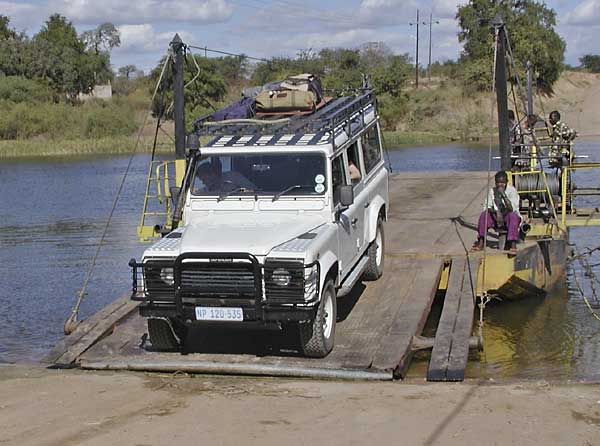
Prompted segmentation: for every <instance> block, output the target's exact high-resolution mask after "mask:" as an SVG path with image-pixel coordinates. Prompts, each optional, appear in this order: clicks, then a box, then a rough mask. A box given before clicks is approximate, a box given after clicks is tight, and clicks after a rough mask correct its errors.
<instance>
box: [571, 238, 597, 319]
mask: <svg viewBox="0 0 600 446" xmlns="http://www.w3.org/2000/svg"><path fill="white" fill-rule="evenodd" d="M598 249H600V247H597V248H594V249H592V250H590V249H589V248H588V252H587V253H584V254H578V255H577V256H575V257H574V258H573V259H577V260H578V261H579V264H580V265H581V267H582V268H583V269H584V270H586V275H588V277H590V286H591V288H592V295H593V296H594V299H595V300H596V302H599V303H600V300H599V299H598V296H597V293H596V286H595V283H594V282H597V283H599V284H600V281H598V278H597V277H596V275H595V273H594V272H593V270H592V267H591V265H590V264H589V263H588V262H587V261H586V260H584V259H585V258H586V257H588V256H589V255H591V253H592V252H594V251H596V250H598ZM573 259H572V260H573ZM573 279H574V281H575V287H576V288H577V291H579V294H580V295H581V297H582V298H583V301H584V302H585V305H586V306H587V308H588V310H589V311H590V313H591V315H592V316H593V317H594V319H596V320H598V321H600V314H598V313H597V312H596V311H595V310H594V308H593V307H592V304H591V303H590V300H589V299H588V297H587V296H586V294H585V291H584V290H583V287H582V286H581V283H580V282H579V280H578V278H577V271H575V268H573Z"/></svg>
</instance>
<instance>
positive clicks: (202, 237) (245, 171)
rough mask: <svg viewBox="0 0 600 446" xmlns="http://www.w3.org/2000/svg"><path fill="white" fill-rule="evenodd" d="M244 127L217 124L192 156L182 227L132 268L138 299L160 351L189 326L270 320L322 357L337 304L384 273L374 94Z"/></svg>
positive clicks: (384, 196) (384, 193) (384, 200)
mask: <svg viewBox="0 0 600 446" xmlns="http://www.w3.org/2000/svg"><path fill="white" fill-rule="evenodd" d="M242 121H243V122H232V123H227V125H225V124H224V125H223V126H222V128H221V129H217V130H216V129H214V125H212V127H211V128H210V130H211V132H213V134H216V136H215V138H214V139H213V140H212V141H211V142H209V143H208V144H207V145H205V146H203V147H201V148H200V149H199V150H193V151H191V152H190V155H189V157H188V162H189V167H188V174H187V177H186V179H185V180H184V185H186V186H184V189H183V191H184V193H185V201H184V207H183V214H182V222H183V224H182V225H181V226H180V227H179V228H177V229H175V230H173V231H172V232H170V233H169V234H167V235H166V236H165V237H164V238H163V239H161V240H160V241H159V242H157V243H155V244H154V245H153V246H152V247H150V248H149V249H147V250H146V251H145V252H144V256H143V259H142V261H141V263H135V262H134V263H133V264H132V266H133V267H134V294H133V299H136V300H141V301H142V303H141V304H140V314H141V315H142V316H144V317H146V318H148V332H149V335H150V341H151V342H152V345H153V347H154V348H156V349H159V350H176V349H178V348H180V347H181V344H182V342H183V341H184V339H185V337H186V335H187V332H188V328H189V327H190V326H191V325H192V324H203V325H204V326H205V327H206V329H209V328H210V327H211V326H212V327H214V326H220V327H223V326H225V327H240V326H241V327H244V326H246V327H249V326H257V325H258V326H269V325H271V326H275V327H278V328H280V329H290V330H297V332H298V334H299V338H300V345H301V350H302V353H303V354H304V355H306V356H310V357H324V356H326V355H327V354H328V353H329V352H330V351H331V350H332V348H333V346H334V338H335V325H336V298H337V297H340V296H341V295H343V294H346V293H347V292H348V291H349V290H350V289H351V288H352V287H353V285H354V284H355V283H356V282H357V281H358V280H361V279H362V280H376V279H378V278H379V277H380V276H381V275H382V273H383V266H384V246H385V245H384V222H385V221H386V215H387V211H388V171H387V169H386V167H385V164H384V159H383V156H382V147H381V138H380V129H379V124H378V115H377V110H376V101H375V98H374V96H373V93H372V92H371V91H368V90H366V91H362V92H361V93H360V94H357V95H355V96H345V97H340V98H337V99H332V100H331V101H330V102H329V103H327V104H326V105H325V106H323V107H322V108H321V109H319V110H316V111H315V112H313V113H312V114H309V115H300V116H294V117H293V118H291V119H287V120H286V119H277V120H271V122H270V121H269V120H268V119H265V122H264V124H262V123H261V122H260V121H258V120H242ZM246 121H251V122H246ZM196 124H198V123H196ZM199 127H200V125H197V127H196V128H199ZM135 269H137V273H136V271H135ZM136 274H137V275H138V276H140V277H141V280H140V283H139V284H138V283H136V281H135V277H136Z"/></svg>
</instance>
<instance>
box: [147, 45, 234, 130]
mask: <svg viewBox="0 0 600 446" xmlns="http://www.w3.org/2000/svg"><path fill="white" fill-rule="evenodd" d="M186 57H187V58H188V59H189V58H190V57H194V58H195V60H196V62H195V63H194V61H191V60H188V61H187V63H185V64H184V67H185V69H184V85H188V84H189V83H190V81H191V80H192V79H194V78H195V79H194V82H192V83H191V84H190V85H189V86H188V87H187V88H186V89H185V91H184V98H185V112H186V116H188V119H187V121H186V125H188V126H190V124H191V121H192V119H195V118H197V117H199V116H201V115H203V114H206V113H209V112H212V111H214V110H213V107H215V108H217V107H218V103H219V102H221V101H222V100H223V99H224V98H225V94H226V93H227V83H226V82H225V79H224V78H223V76H222V75H221V74H220V73H219V72H218V69H217V63H216V62H215V61H214V60H213V59H208V58H206V57H201V56H197V55H191V56H189V55H188V56H186ZM164 63H165V58H164V57H163V58H162V59H161V61H160V62H159V64H158V66H156V67H155V68H154V70H152V72H151V73H150V79H151V81H152V85H156V83H157V82H158V79H159V77H160V73H161V71H162V67H163V65H164ZM169 63H172V62H171V61H169ZM196 64H197V65H198V67H199V68H200V70H199V72H198V71H197V70H196ZM192 70H193V71H192ZM196 75H197V77H196ZM172 100H173V72H172V70H171V67H170V66H167V69H166V70H165V74H164V77H163V79H162V83H161V85H160V89H159V94H158V95H157V96H156V98H155V100H154V102H153V103H152V112H153V114H154V116H162V115H163V114H165V113H166V118H168V119H171V118H172V117H173V116H172V113H173V108H172V107H169V104H170V103H171V102H172Z"/></svg>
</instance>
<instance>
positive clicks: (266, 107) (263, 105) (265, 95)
mask: <svg viewBox="0 0 600 446" xmlns="http://www.w3.org/2000/svg"><path fill="white" fill-rule="evenodd" d="M316 104H317V97H316V95H315V94H314V93H313V92H312V91H297V90H279V91H277V90H271V91H263V92H261V93H259V94H258V96H256V111H259V112H269V113H276V112H288V111H293V110H298V111H308V110H314V108H315V106H316Z"/></svg>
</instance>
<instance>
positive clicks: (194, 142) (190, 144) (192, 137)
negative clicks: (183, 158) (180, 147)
mask: <svg viewBox="0 0 600 446" xmlns="http://www.w3.org/2000/svg"><path fill="white" fill-rule="evenodd" d="M185 145H186V146H187V148H188V149H189V150H198V149H199V148H200V138H199V137H198V135H196V134H195V133H190V134H189V135H187V139H186V144H185Z"/></svg>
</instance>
